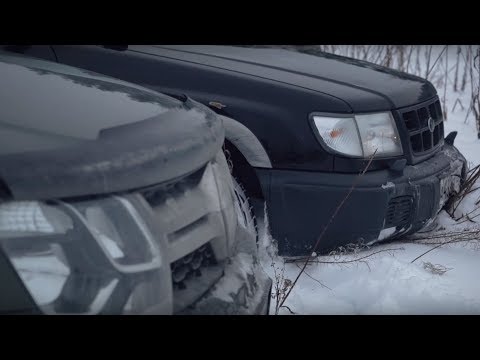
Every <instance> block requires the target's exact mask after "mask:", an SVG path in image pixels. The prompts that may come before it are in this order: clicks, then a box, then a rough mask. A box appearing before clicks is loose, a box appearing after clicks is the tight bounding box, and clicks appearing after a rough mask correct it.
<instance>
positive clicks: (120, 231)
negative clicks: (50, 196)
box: [0, 195, 171, 314]
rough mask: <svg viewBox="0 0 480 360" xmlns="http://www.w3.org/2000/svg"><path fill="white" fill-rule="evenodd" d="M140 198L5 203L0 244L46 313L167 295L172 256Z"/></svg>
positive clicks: (133, 309)
mask: <svg viewBox="0 0 480 360" xmlns="http://www.w3.org/2000/svg"><path fill="white" fill-rule="evenodd" d="M138 201H139V200H138V198H137V196H135V195H127V196H109V197H101V198H96V199H90V200H81V201H74V202H69V203H65V202H39V201H14V202H6V203H0V246H1V248H2V249H3V251H4V252H5V254H6V255H7V256H8V258H9V259H10V262H11V263H12V265H13V267H14V268H15V270H16V271H17V273H18V274H19V276H20V278H21V280H22V281H23V283H24V284H25V287H26V289H27V290H28V291H29V292H30V294H31V296H32V298H33V299H34V300H35V301H36V303H37V304H38V306H39V307H40V308H41V309H42V310H43V311H44V312H45V313H50V314H52V313H53V314H56V313H70V314H98V313H103V314H121V313H143V312H149V311H151V309H152V308H157V309H158V305H159V304H162V303H164V302H165V299H164V297H165V296H167V297H168V296H169V295H170V294H169V292H170V288H171V280H170V279H169V276H170V273H169V272H168V278H167V279H165V277H166V276H165V274H164V272H162V271H160V268H161V266H162V265H163V266H168V264H166V263H164V262H162V261H161V257H160V253H159V249H158V247H157V246H156V245H155V240H154V239H153V236H152V234H151V233H150V231H149V229H148V227H147V225H146V224H145V223H144V222H143V220H142V218H141V216H140V214H139V212H138V211H137V208H136V205H135V204H137V202H138ZM168 311H169V310H168V309H167V310H166V312H167V313H168Z"/></svg>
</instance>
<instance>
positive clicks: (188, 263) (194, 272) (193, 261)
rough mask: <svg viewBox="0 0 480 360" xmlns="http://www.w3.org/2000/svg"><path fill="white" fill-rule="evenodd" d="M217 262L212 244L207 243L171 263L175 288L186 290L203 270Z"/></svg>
mask: <svg viewBox="0 0 480 360" xmlns="http://www.w3.org/2000/svg"><path fill="white" fill-rule="evenodd" d="M216 264H217V261H216V259H215V254H214V253H213V251H212V247H211V246H210V244H205V245H203V246H201V247H199V248H198V249H196V250H194V251H192V252H191V253H189V254H187V255H185V256H184V257H182V258H180V259H178V260H177V261H174V262H173V263H171V264H170V268H171V270H172V282H173V286H174V288H175V289H180V290H184V289H186V287H187V283H188V281H189V280H190V279H192V278H194V277H200V276H202V270H205V269H207V268H208V267H210V266H214V265H216Z"/></svg>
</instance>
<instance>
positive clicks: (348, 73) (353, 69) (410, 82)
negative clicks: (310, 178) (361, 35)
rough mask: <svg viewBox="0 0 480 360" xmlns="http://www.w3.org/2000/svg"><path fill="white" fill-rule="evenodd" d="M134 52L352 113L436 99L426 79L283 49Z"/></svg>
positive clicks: (151, 48)
mask: <svg viewBox="0 0 480 360" xmlns="http://www.w3.org/2000/svg"><path fill="white" fill-rule="evenodd" d="M132 49H135V50H139V51H142V52H147V53H151V54H156V55H161V56H165V57H172V58H176V59H179V60H184V61H190V62H195V63H199V64H205V65H209V66H214V67H218V68H222V69H226V70H231V71H236V72H239V73H245V74H249V75H254V76H259V77H263V78H268V79H270V80H275V81H279V82H283V83H288V84H291V85H295V86H299V87H302V88H307V89H310V90H314V91H318V92H321V93H325V94H328V95H331V96H334V97H336V98H339V99H342V100H343V101H345V102H346V103H347V104H348V105H349V106H350V107H351V109H352V111H354V112H369V111H381V110H391V109H396V108H402V107H406V106H410V105H414V104H417V103H419V102H422V101H425V100H428V99H431V98H433V97H435V96H436V90H435V88H434V86H433V85H432V84H431V83H430V82H428V81H427V80H425V79H422V78H419V77H417V76H413V75H409V74H407V73H403V72H400V71H396V70H392V69H389V68H386V67H382V66H377V65H374V64H372V63H369V62H365V61H360V60H355V59H351V58H347V57H342V56H337V55H330V54H325V53H320V52H318V53H316V54H315V55H311V54H304V53H299V52H295V51H288V50H283V49H263V48H246V47H233V46H213V45H180V46H161V47H160V46H134V47H132Z"/></svg>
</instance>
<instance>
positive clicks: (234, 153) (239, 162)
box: [223, 139, 264, 199]
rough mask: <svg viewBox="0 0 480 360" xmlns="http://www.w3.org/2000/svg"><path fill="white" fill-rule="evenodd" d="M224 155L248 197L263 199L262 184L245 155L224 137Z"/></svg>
mask: <svg viewBox="0 0 480 360" xmlns="http://www.w3.org/2000/svg"><path fill="white" fill-rule="evenodd" d="M223 151H224V153H225V157H226V158H227V161H228V163H229V166H230V167H231V169H232V175H233V176H234V177H235V178H236V179H237V180H238V181H239V182H240V184H241V185H242V186H243V188H244V189H245V192H246V194H247V195H248V196H249V197H254V198H257V199H264V196H263V191H262V186H261V185H260V180H259V179H258V176H257V174H256V173H255V169H254V168H253V167H252V166H251V165H250V164H249V163H248V161H247V159H245V156H243V154H242V153H241V152H240V150H238V149H237V148H236V147H235V145H233V144H232V143H231V142H230V141H228V140H227V139H225V143H224V144H223Z"/></svg>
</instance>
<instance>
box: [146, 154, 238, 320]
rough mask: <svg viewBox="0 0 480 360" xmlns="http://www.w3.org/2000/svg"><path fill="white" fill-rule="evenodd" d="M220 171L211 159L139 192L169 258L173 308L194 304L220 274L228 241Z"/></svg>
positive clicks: (179, 308)
mask: <svg viewBox="0 0 480 360" xmlns="http://www.w3.org/2000/svg"><path fill="white" fill-rule="evenodd" d="M222 156H223V155H222ZM220 171H222V170H221V169H220V167H219V165H218V161H212V162H209V163H208V164H207V165H205V166H204V167H202V168H201V169H199V170H198V171H196V172H194V173H192V174H190V175H188V176H185V177H184V178H182V179H177V180H175V181H173V182H172V183H170V184H162V185H161V186H157V187H153V188H150V189H146V190H144V191H143V192H142V195H143V197H144V199H145V200H146V201H147V203H148V204H149V206H150V207H151V209H152V211H153V214H154V219H155V222H156V223H157V226H158V229H159V231H160V234H159V236H158V238H159V243H161V249H162V250H163V251H164V252H165V254H166V255H167V258H168V261H169V263H170V269H171V278H172V287H173V306H174V312H175V313H177V312H180V311H182V310H183V309H185V308H186V307H188V306H190V305H192V304H193V303H195V301H196V300H197V299H199V298H200V297H201V296H202V295H203V294H205V292H206V291H208V290H209V289H210V288H211V287H212V286H213V284H214V283H215V282H217V281H218V279H219V278H220V277H221V276H222V275H223V268H224V261H225V259H226V258H227V257H228V253H229V250H228V247H229V243H230V240H229V234H228V232H227V231H226V226H225V219H226V214H225V209H224V208H223V207H219V203H220V202H221V201H223V202H225V201H227V200H226V198H224V199H220V195H219V193H218V191H217V189H219V187H220V186H221V184H220V183H221V182H222V181H223V180H222V177H221V176H220V175H219V172H220ZM226 171H227V172H228V168H227V169H226ZM228 176H230V173H229V172H228ZM232 199H233V198H232ZM231 207H232V209H233V203H232V204H231Z"/></svg>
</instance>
